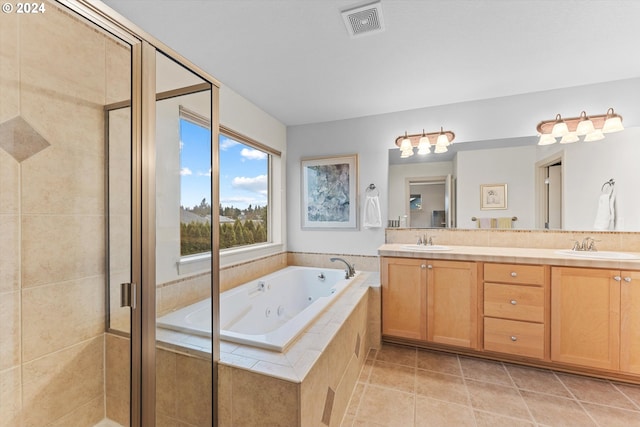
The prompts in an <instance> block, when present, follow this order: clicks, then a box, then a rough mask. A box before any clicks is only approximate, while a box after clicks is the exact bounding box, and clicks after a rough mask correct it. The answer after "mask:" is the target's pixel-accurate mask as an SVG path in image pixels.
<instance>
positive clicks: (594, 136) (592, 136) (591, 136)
mask: <svg viewBox="0 0 640 427" xmlns="http://www.w3.org/2000/svg"><path fill="white" fill-rule="evenodd" d="M601 139H604V134H603V133H602V131H601V130H600V129H596V130H594V131H593V132H591V133H588V134H587V136H585V137H584V140H585V141H586V142H589V141H599V140H601Z"/></svg>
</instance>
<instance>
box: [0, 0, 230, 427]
mask: <svg viewBox="0 0 640 427" xmlns="http://www.w3.org/2000/svg"><path fill="white" fill-rule="evenodd" d="M6 4H8V5H10V6H11V7H13V6H14V4H13V3H6ZM38 5H39V6H38V8H37V9H33V10H31V13H18V10H17V9H13V8H10V7H9V6H5V7H3V12H5V13H3V14H2V15H1V16H0V94H1V95H0V233H1V236H2V238H1V239H0V325H2V328H0V427H4V426H16V425H22V426H26V427H28V426H38V427H39V426H43V425H51V426H69V425H73V426H94V425H100V426H103V425H104V426H118V425H123V426H129V425H131V426H142V425H144V426H151V425H155V424H158V425H164V424H180V425H183V424H184V425H197V426H200V425H203V426H205V425H212V424H215V411H214V409H213V408H214V406H215V404H214V402H215V398H214V388H215V369H214V364H215V363H216V361H217V350H216V349H217V347H218V344H217V340H218V338H217V337H216V336H214V337H213V338H212V341H211V342H210V343H209V347H208V348H209V351H208V352H207V351H200V352H194V351H190V349H186V350H185V349H183V348H181V347H180V345H178V344H179V343H175V342H171V340H166V339H163V340H162V341H159V340H157V339H156V338H157V334H156V324H155V323H156V322H155V319H156V314H160V313H163V312H165V311H166V310H170V309H173V308H176V307H177V306H179V305H180V304H182V303H183V302H184V300H192V299H193V298H199V297H201V296H202V297H210V296H212V295H213V296H214V298H212V301H213V302H212V304H213V307H212V313H213V316H214V317H215V316H217V298H216V296H217V294H218V285H217V273H216V272H217V259H218V258H217V249H218V248H217V244H216V239H215V238H212V239H211V241H212V247H211V251H210V254H209V258H208V260H209V261H208V262H207V263H205V264H203V265H204V267H203V266H202V265H201V266H200V269H199V270H195V271H186V270H185V269H182V270H181V269H180V265H181V264H182V263H183V260H181V258H180V252H179V243H180V204H179V201H180V198H179V194H180V184H179V183H180V170H179V167H178V168H177V169H176V168H175V156H178V158H179V155H180V137H179V134H176V133H175V132H174V130H175V128H174V127H173V124H174V122H175V123H177V122H178V120H179V112H180V107H185V108H189V109H190V111H196V112H197V114H198V115H199V116H200V117H201V118H202V119H203V120H204V121H205V122H206V123H208V126H209V129H210V134H211V140H212V141H217V139H218V134H217V130H218V121H217V117H218V116H217V100H218V84H217V82H216V81H215V80H214V79H213V78H211V77H210V76H208V75H207V74H206V73H204V72H202V71H201V70H199V69H198V68H197V67H195V66H193V65H191V64H190V63H189V62H188V61H186V60H185V59H184V58H182V57H180V56H179V55H177V54H176V53H175V52H173V51H172V50H171V49H169V48H168V47H166V46H164V45H162V43H160V42H158V41H156V40H153V39H152V38H151V37H149V36H148V35H146V34H145V33H144V32H143V31H141V30H139V29H137V28H135V27H134V26H133V25H131V24H129V23H127V22H126V21H124V20H122V19H120V18H119V17H118V16H117V15H116V14H114V13H113V12H112V11H110V10H109V9H108V8H106V7H105V6H104V5H102V4H101V3H99V2H94V1H71V0H60V1H53V0H50V1H43V2H38ZM22 11H24V9H23V10H22ZM212 147H213V151H211V150H212V148H211V144H210V148H209V151H207V152H206V155H207V156H209V157H210V158H211V159H216V158H217V157H216V156H217V151H216V150H217V144H213V145H212ZM211 165H212V170H211V173H210V174H209V175H210V176H207V177H206V179H208V180H209V182H210V183H212V182H215V185H210V187H209V188H217V182H216V181H215V180H216V178H215V177H216V176H217V175H216V172H217V166H216V161H211ZM178 166H179V163H178ZM209 191H210V190H209ZM210 192H211V191H210ZM209 200H210V201H211V205H212V206H217V199H216V196H215V194H210V195H209ZM176 201H177V202H176ZM176 203H177V204H176ZM210 221H211V229H213V230H217V224H218V219H217V217H213V216H211V218H210ZM185 295H188V297H186V296H185ZM189 302H191V301H189ZM121 305H125V307H121ZM127 305H129V306H127ZM212 321H213V319H212ZM186 399H190V401H189V402H187V401H186ZM194 399H195V400H194ZM207 407H208V410H207V409H206V408H207ZM203 408H204V409H203Z"/></svg>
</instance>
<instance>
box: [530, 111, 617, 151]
mask: <svg viewBox="0 0 640 427" xmlns="http://www.w3.org/2000/svg"><path fill="white" fill-rule="evenodd" d="M536 129H537V131H538V133H539V134H540V139H539V140H538V145H551V144H555V143H556V142H558V140H557V138H560V144H569V143H572V142H577V141H579V140H580V136H584V139H583V140H584V141H587V142H589V141H598V140H600V139H604V134H605V133H612V132H619V131H621V130H624V127H623V126H622V116H621V115H619V114H616V112H615V111H613V108H609V109H608V110H607V113H606V114H600V115H597V116H587V113H586V112H584V111H583V112H581V113H580V116H578V117H571V118H569V119H564V118H562V116H561V115H560V114H557V115H556V118H555V119H553V120H544V121H542V122H540V123H538V126H536Z"/></svg>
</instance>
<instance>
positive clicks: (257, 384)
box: [218, 272, 379, 426]
mask: <svg viewBox="0 0 640 427" xmlns="http://www.w3.org/2000/svg"><path fill="white" fill-rule="evenodd" d="M378 282H379V278H378V275H377V273H366V272H364V273H362V274H361V275H360V277H358V278H357V279H356V281H354V283H352V284H351V285H350V286H349V288H348V289H347V290H346V291H345V292H344V294H343V295H342V296H341V297H340V298H339V299H338V301H336V302H335V303H334V304H333V305H332V306H331V307H329V309H328V310H326V311H325V312H324V313H323V314H321V315H320V316H319V317H318V319H317V320H316V321H315V322H314V323H313V325H312V326H311V327H309V328H308V329H307V330H306V331H305V332H304V333H303V334H302V335H301V336H300V338H299V339H298V340H297V341H296V342H294V344H293V345H291V347H290V348H289V349H287V350H286V351H285V352H284V353H276V352H271V351H268V350H261V349H256V348H252V347H247V346H242V345H235V344H229V343H225V342H221V356H220V365H219V368H218V381H219V383H218V409H219V422H220V425H221V426H262V425H269V426H309V425H327V426H339V425H340V423H341V421H342V417H343V414H344V413H345V411H346V406H347V403H348V400H349V396H350V395H351V392H352V390H353V387H354V386H355V383H356V380H357V378H358V375H359V373H360V370H361V368H362V366H363V364H364V360H365V358H366V354H367V351H368V349H369V348H371V347H374V348H377V347H379V334H378V341H377V342H369V338H368V337H369V336H370V335H369V333H368V331H367V330H368V328H369V324H370V321H369V315H370V312H371V310H369V305H370V299H372V300H373V301H372V302H373V304H372V305H376V301H375V298H371V297H370V289H371V290H373V289H375V288H376V287H377V285H378ZM377 304H378V305H379V300H377ZM376 311H377V312H378V315H379V310H375V309H374V313H375V312H376Z"/></svg>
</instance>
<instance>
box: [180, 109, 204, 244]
mask: <svg viewBox="0 0 640 427" xmlns="http://www.w3.org/2000/svg"><path fill="white" fill-rule="evenodd" d="M205 252H211V130H210V124H209V121H208V120H206V119H203V118H201V117H199V116H198V115H196V114H195V113H192V112H189V111H188V110H185V109H184V108H181V109H180V256H186V255H194V254H200V253H205Z"/></svg>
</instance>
